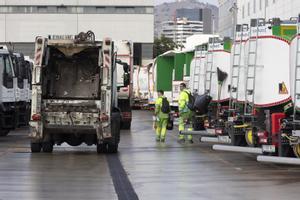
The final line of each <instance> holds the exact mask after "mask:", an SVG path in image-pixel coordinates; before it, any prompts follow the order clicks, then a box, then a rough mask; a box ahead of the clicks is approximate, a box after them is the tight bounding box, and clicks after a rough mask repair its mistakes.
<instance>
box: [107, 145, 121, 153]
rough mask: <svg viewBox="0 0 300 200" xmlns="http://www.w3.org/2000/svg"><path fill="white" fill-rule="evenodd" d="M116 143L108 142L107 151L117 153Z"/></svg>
mask: <svg viewBox="0 0 300 200" xmlns="http://www.w3.org/2000/svg"><path fill="white" fill-rule="evenodd" d="M118 146H119V145H118V144H108V145H107V153H117V152H118Z"/></svg>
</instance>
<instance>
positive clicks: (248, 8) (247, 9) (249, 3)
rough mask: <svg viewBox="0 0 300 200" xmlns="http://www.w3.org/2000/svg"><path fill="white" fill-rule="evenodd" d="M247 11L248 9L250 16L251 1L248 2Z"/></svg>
mask: <svg viewBox="0 0 300 200" xmlns="http://www.w3.org/2000/svg"><path fill="white" fill-rule="evenodd" d="M247 11H248V16H250V2H248V9H247Z"/></svg>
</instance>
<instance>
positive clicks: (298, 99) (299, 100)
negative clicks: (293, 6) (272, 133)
mask: <svg viewBox="0 0 300 200" xmlns="http://www.w3.org/2000/svg"><path fill="white" fill-rule="evenodd" d="M299 34H300V16H299V17H298V21H297V49H296V67H295V80H294V116H293V121H294V122H298V123H299V122H300V115H299V113H297V111H298V112H299V109H297V106H299V104H300V38H299Z"/></svg>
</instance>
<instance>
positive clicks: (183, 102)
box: [178, 89, 190, 113]
mask: <svg viewBox="0 0 300 200" xmlns="http://www.w3.org/2000/svg"><path fill="white" fill-rule="evenodd" d="M188 93H189V94H190V91H188V90H187V89H184V90H183V91H181V92H180V94H179V99H178V108H179V112H181V113H187V112H190V109H189V108H188V107H187V104H188V103H189V95H188Z"/></svg>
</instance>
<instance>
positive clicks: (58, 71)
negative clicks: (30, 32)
mask: <svg viewBox="0 0 300 200" xmlns="http://www.w3.org/2000/svg"><path fill="white" fill-rule="evenodd" d="M32 77H33V79H32V111H31V121H30V126H31V134H30V136H31V151H32V152H40V151H41V150H43V151H44V152H52V151H53V145H55V144H57V145H60V144H62V143H64V142H66V143H68V144H69V145H71V146H77V145H80V144H82V143H86V144H87V145H97V152H98V153H101V152H109V153H115V152H117V150H118V144H119V141H120V123H121V121H120V120H121V113H120V110H119V108H118V106H117V103H118V96H117V67H116V53H115V48H114V43H113V41H112V40H111V39H109V38H105V39H104V40H103V41H95V35H94V33H93V32H91V31H88V32H87V33H80V34H79V35H77V36H75V37H70V36H50V37H49V39H47V38H43V37H37V38H36V42H35V57H34V67H33V73H32Z"/></svg>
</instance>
